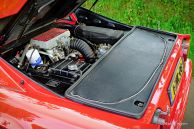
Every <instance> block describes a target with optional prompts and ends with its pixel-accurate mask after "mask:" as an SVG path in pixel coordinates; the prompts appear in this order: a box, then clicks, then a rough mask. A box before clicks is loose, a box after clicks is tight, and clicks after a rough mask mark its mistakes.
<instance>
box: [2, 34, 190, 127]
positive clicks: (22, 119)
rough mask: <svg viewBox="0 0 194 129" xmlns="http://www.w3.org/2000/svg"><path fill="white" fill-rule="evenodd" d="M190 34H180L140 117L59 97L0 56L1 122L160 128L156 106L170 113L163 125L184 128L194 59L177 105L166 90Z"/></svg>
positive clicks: (186, 71) (10, 124) (4, 124)
mask: <svg viewBox="0 0 194 129" xmlns="http://www.w3.org/2000/svg"><path fill="white" fill-rule="evenodd" d="M183 39H188V40H189V39H190V36H189V35H178V38H177V40H176V44H175V46H174V48H173V50H172V53H171V55H170V57H169V59H168V61H167V64H166V66H165V68H164V70H163V72H162V74H161V76H160V79H159V81H158V84H157V86H156V88H155V91H154V93H153V96H152V99H151V101H150V103H149V105H148V108H147V110H146V112H145V114H144V115H143V117H142V118H140V119H133V118H127V117H124V116H120V115H117V114H113V113H109V112H106V111H103V110H99V109H95V108H92V107H88V106H85V105H82V104H79V103H76V102H73V101H70V100H68V99H66V98H63V97H59V96H57V95H56V94H54V93H53V92H51V91H48V90H47V89H45V88H44V87H43V86H40V85H39V84H37V83H36V82H34V81H32V80H31V79H29V78H28V77H26V76H25V75H24V74H22V73H21V72H19V71H18V70H16V69H15V68H14V67H13V66H11V65H9V64H8V63H7V62H6V61H5V60H3V59H2V58H0V86H1V87H0V125H1V126H2V127H4V128H18V129H23V128H25V129H28V128H29V129H31V128H36V129H42V128H51V129H54V128H57V129H64V128H68V129H75V128H88V129H89V128H90V129H91V128H97V129H100V128H106V129H107V128H110V129H111V128H154V129H157V128H160V127H161V126H160V125H157V124H152V117H153V115H154V112H155V111H156V109H157V108H160V109H162V110H163V111H167V107H168V106H169V107H170V113H169V115H168V116H167V117H166V118H165V119H166V125H165V126H163V128H166V129H167V128H177V129H179V128H181V122H182V120H183V117H184V111H185V107H186V103H187V99H188V93H189V87H190V83H191V74H192V62H191V60H189V59H186V60H185V62H184V73H183V76H182V80H181V84H180V86H179V89H178V92H177V95H176V97H175V101H174V104H173V105H172V106H170V101H169V96H168V93H167V89H168V87H169V84H170V81H171V78H172V76H173V73H174V70H175V67H176V64H177V62H178V59H179V58H180V57H181V56H183V53H182V48H181V43H182V40H183Z"/></svg>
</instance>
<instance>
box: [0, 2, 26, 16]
mask: <svg viewBox="0 0 194 129" xmlns="http://www.w3.org/2000/svg"><path fill="white" fill-rule="evenodd" d="M26 2H27V0H0V18H4V17H8V16H11V15H14V14H16V13H18V12H19V11H20V9H21V8H22V7H23V6H24V4H25V3H26Z"/></svg>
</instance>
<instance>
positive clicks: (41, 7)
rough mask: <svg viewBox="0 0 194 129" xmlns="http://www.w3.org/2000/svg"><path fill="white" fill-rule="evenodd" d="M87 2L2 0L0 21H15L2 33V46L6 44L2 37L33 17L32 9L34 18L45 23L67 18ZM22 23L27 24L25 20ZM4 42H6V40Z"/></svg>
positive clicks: (0, 2) (0, 34) (0, 3)
mask: <svg viewBox="0 0 194 129" xmlns="http://www.w3.org/2000/svg"><path fill="white" fill-rule="evenodd" d="M85 1H86V0H1V1H0V19H3V18H6V17H9V16H11V17H13V20H10V23H9V24H8V26H5V27H4V28H3V31H1V32H0V37H1V41H0V46H1V45H2V44H3V43H4V42H3V41H2V40H3V38H2V36H5V37H9V33H10V32H8V31H9V30H14V28H16V24H17V23H16V22H17V21H19V20H20V22H21V21H22V20H23V19H25V17H28V15H31V14H30V11H29V10H30V9H33V10H34V12H35V13H34V15H33V17H38V18H39V20H38V21H39V22H43V21H45V20H54V19H58V18H62V17H65V16H66V15H67V14H69V13H70V12H72V11H73V10H75V9H76V8H78V7H79V6H80V5H81V4H83V3H84V2H85ZM35 3H36V4H35ZM48 6H49V7H48ZM12 15H14V16H12ZM26 21H27V20H26ZM22 22H23V23H25V21H24V20H23V21H22ZM17 33H18V32H17ZM4 41H6V39H5V40H4Z"/></svg>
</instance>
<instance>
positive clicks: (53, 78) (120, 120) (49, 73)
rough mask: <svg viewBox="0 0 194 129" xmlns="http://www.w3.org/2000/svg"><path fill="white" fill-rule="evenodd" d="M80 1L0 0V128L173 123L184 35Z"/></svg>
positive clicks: (187, 68)
mask: <svg viewBox="0 0 194 129" xmlns="http://www.w3.org/2000/svg"><path fill="white" fill-rule="evenodd" d="M84 2H85V0H29V1H27V0H9V1H8V0H1V1H0V18H1V19H0V127H1V128H3V129H32V128H33V129H43V128H44V129H45V128H46V129H75V128H86V129H92V128H96V129H109V128H110V129H111V128H135V129H136V128H146V129H148V128H149V129H151V128H153V129H159V128H160V129H174V128H176V129H179V128H181V125H182V120H183V117H184V112H185V108H186V104H187V100H188V94H189V89H190V84H191V77H192V62H191V60H190V59H188V57H187V55H188V51H189V43H190V35H185V34H176V33H171V32H164V31H160V30H154V29H150V28H146V27H141V26H128V25H125V24H121V23H119V22H117V21H114V20H111V19H109V18H106V17H103V16H101V15H99V14H96V13H93V12H91V11H89V10H87V9H84V8H81V7H80V5H82V4H83V3H84Z"/></svg>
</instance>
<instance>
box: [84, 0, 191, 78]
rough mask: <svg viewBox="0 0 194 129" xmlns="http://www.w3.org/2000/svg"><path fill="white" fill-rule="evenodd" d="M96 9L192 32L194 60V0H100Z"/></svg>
mask: <svg viewBox="0 0 194 129" xmlns="http://www.w3.org/2000/svg"><path fill="white" fill-rule="evenodd" d="M93 2H94V0H88V1H87V2H86V3H85V4H84V5H83V7H85V8H90V7H91V5H92V3H93ZM92 11H94V12H96V13H99V14H101V15H104V16H107V17H109V18H112V19H114V20H117V21H119V22H122V23H125V24H128V25H141V26H146V27H150V28H155V29H157V28H158V29H160V30H164V31H170V32H176V33H181V34H191V35H192V37H191V38H192V39H191V44H190V46H191V47H190V53H189V57H190V58H191V59H192V60H193V62H194V38H193V37H194V2H193V0H99V2H98V3H97V5H96V6H95V7H94V8H93V9H92ZM193 71H194V67H193ZM193 76H194V72H193Z"/></svg>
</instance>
